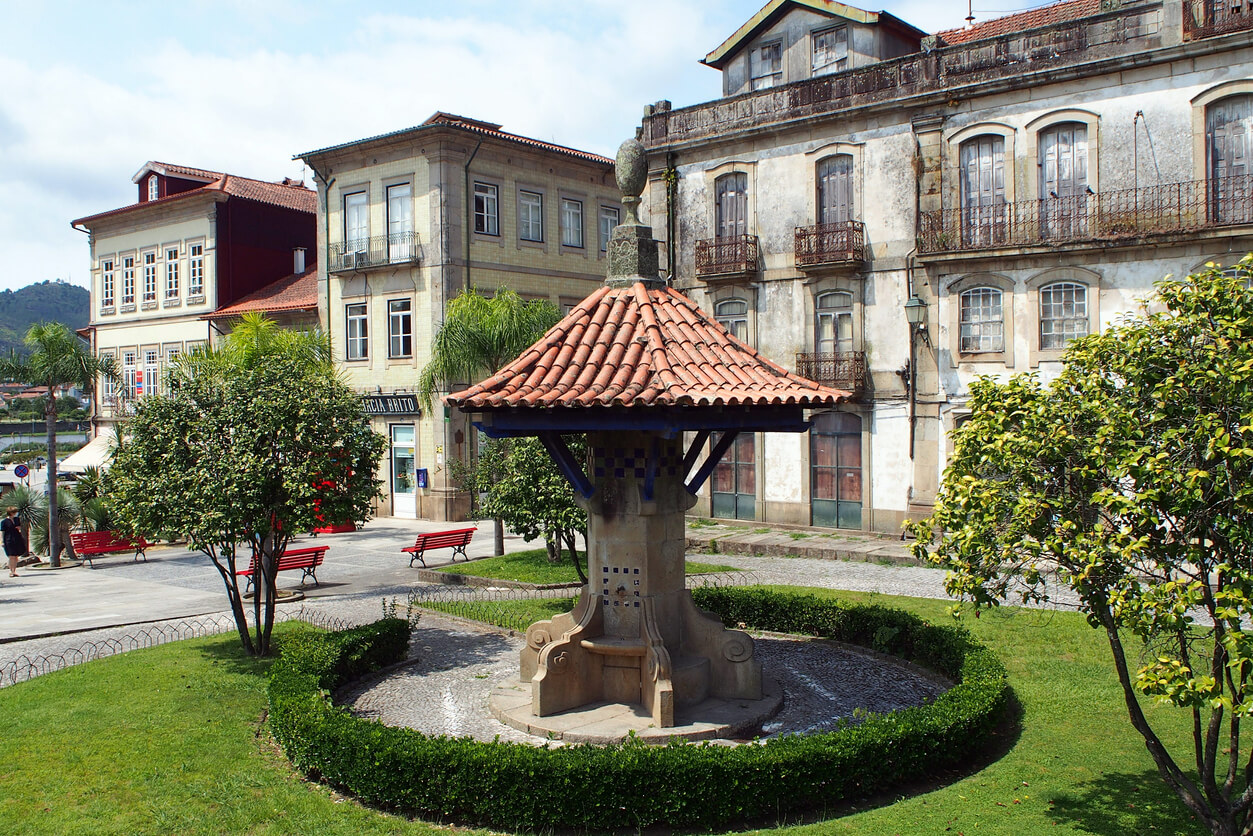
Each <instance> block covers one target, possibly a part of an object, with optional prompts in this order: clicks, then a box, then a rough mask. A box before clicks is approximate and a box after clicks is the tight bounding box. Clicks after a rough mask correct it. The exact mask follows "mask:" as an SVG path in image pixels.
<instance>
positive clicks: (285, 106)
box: [0, 0, 1041, 289]
mask: <svg viewBox="0 0 1253 836" xmlns="http://www.w3.org/2000/svg"><path fill="white" fill-rule="evenodd" d="M764 2H765V0H718V2H710V0H637V1H636V2H631V3H622V2H612V1H611V0H583V2H577V3H576V2H571V1H570V0H514V2H507V3H506V2H489V0H459V2H457V1H455V0H454V2H447V0H446V1H445V2H427V0H416V1H415V2H409V3H400V2H393V3H383V2H364V0H363V1H362V2H346V0H320V2H294V1H293V0H212V2H209V0H181V2H174V3H169V2H111V0H95V2H92V1H91V0H79V2H56V1H55V0H53V1H52V2H29V3H18V2H16V0H0V31H3V32H5V33H6V38H5V47H4V50H3V51H2V52H0V79H3V80H4V81H3V84H2V85H0V289H7V288H17V287H21V286H24V285H26V284H30V283H31V282H35V281H42V280H45V279H54V278H61V279H65V280H68V281H71V282H73V283H74V284H78V285H83V286H86V284H87V281H88V275H89V264H88V255H89V253H88V248H87V243H86V236H84V235H83V234H82V233H80V232H76V231H73V230H71V229H70V226H69V222H70V220H72V219H74V218H77V217H82V216H84V215H89V214H93V213H96V212H102V211H105V210H108V209H113V208H117V207H119V206H123V205H127V204H129V203H131V202H133V201H134V200H135V194H136V192H135V187H134V185H133V184H132V183H131V182H130V178H131V176H132V175H133V174H134V173H135V172H136V171H138V170H139V168H140V167H141V166H142V165H143V164H144V163H145V162H146V161H148V160H161V161H164V162H171V163H179V164H182V165H191V166H197V167H202V168H208V169H213V170H218V171H227V172H230V173H232V174H239V175H244V176H248V177H256V178H258V179H265V180H278V179H281V178H283V177H288V176H290V177H297V178H299V177H301V176H302V174H304V172H303V171H302V166H301V164H300V162H299V161H293V160H292V159H291V157H292V155H293V154H297V153H300V152H302V151H308V150H311V149H314V148H320V147H323V146H326V145H331V144H335V143H339V142H346V141H349V140H353V139H359V138H362V137H366V136H371V135H373V134H378V133H385V132H387V131H393V130H398V129H400V128H404V127H408V126H410V125H415V124H418V123H419V122H421V121H422V120H423V119H425V118H426V117H427V116H429V115H430V114H431V113H433V112H434V111H436V110H445V111H449V112H452V113H459V114H462V115H465V116H472V117H475V118H479V119H485V120H487V121H491V122H498V123H500V124H502V125H503V126H504V129H505V130H507V131H512V132H515V133H520V134H524V135H527V136H533V137H537V138H540V139H545V140H550V141H554V142H559V143H561V144H563V145H570V146H573V147H576V148H582V149H584V150H588V151H594V152H598V153H602V154H606V155H610V156H612V155H613V153H614V149H616V148H617V146H618V144H619V143H620V142H621V141H622V140H623V139H626V138H627V137H628V136H631V135H632V133H633V131H634V129H635V127H636V125H638V124H639V118H640V114H641V112H642V109H643V107H644V105H645V104H647V103H650V102H654V101H657V100H659V99H670V100H671V101H672V102H674V104H675V106H676V107H682V106H684V105H689V104H695V103H697V102H702V101H708V100H709V99H712V98H716V97H717V96H718V94H719V78H718V73H717V72H715V71H714V70H712V69H710V68H708V67H705V66H703V65H701V64H699V63H698V61H699V59H700V58H701V57H703V56H704V55H705V54H706V53H707V52H709V51H710V50H712V49H713V48H714V47H716V46H717V45H718V44H719V43H721V42H722V41H723V40H724V39H725V38H726V37H727V36H728V35H730V34H731V33H732V32H734V31H735V29H736V28H738V27H739V26H740V24H741V23H743V22H744V21H745V20H747V19H748V18H749V17H751V16H752V15H753V14H754V13H755V12H756V11H757V10H758V9H759V8H760V7H761V5H762V4H763V3H764ZM867 5H869V6H870V7H871V8H874V9H875V10H878V9H879V8H882V9H884V10H886V11H889V12H891V13H893V14H895V15H897V16H898V17H901V18H902V19H904V20H906V21H908V22H910V23H912V24H914V25H915V26H917V27H919V28H921V29H924V30H926V31H938V30H940V29H948V28H953V27H957V26H960V25H962V24H963V22H964V20H963V19H964V18H965V16H966V13H967V11H966V0H881V2H880V3H874V4H867ZM1037 5H1041V4H1040V2H1038V0H1036V2H1029V0H982V2H978V1H976V2H975V4H974V8H975V14H976V17H977V18H979V19H987V18H989V17H995V16H999V15H1000V14H1004V13H1006V12H1010V11H1014V10H1018V9H1024V8H1030V7H1033V6H1037Z"/></svg>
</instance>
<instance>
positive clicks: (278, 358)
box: [106, 316, 385, 655]
mask: <svg viewBox="0 0 1253 836" xmlns="http://www.w3.org/2000/svg"><path fill="white" fill-rule="evenodd" d="M166 382H167V390H168V394H164V395H148V396H146V397H144V398H142V399H141V400H140V401H138V402H137V404H136V410H135V415H134V416H133V417H132V418H131V419H129V420H128V421H127V422H126V424H125V426H124V427H123V428H122V431H121V433H120V434H119V443H118V445H117V447H116V448H115V451H114V454H113V465H112V468H111V469H110V471H109V476H108V495H107V499H106V501H107V503H108V510H109V511H110V512H111V513H112V515H113V517H114V520H115V523H116V524H117V525H118V526H119V527H121V528H122V529H123V530H126V531H129V532H132V533H141V534H143V533H147V534H151V533H153V532H177V533H180V534H182V535H184V536H186V537H187V538H188V540H189V541H190V543H191V545H192V547H193V548H195V549H198V550H199V551H201V552H203V553H204V554H205V555H206V556H208V557H209V559H210V560H212V561H213V565H214V567H215V568H217V570H218V573H219V574H220V575H221V577H222V581H223V584H224V585H225V587H226V593H227V597H228V599H229V600H230V606H231V611H232V613H233V614H234V617H235V624H236V627H237V628H238V630H239V636H240V640H241V642H242V643H243V645H244V647H245V648H246V649H247V650H248V651H249V652H251V653H254V654H257V655H265V654H267V653H269V650H270V632H271V630H272V628H273V625H274V605H275V601H276V598H277V588H276V574H277V573H276V566H277V564H278V559H279V557H281V556H282V554H283V552H284V551H285V549H286V548H287V544H288V543H289V542H290V541H291V539H292V537H294V536H295V535H297V534H298V533H300V532H304V531H309V530H311V529H313V528H314V527H315V526H316V525H317V520H316V516H317V514H319V513H321V514H324V515H325V516H326V517H327V518H328V519H337V520H354V521H364V520H366V519H368V518H369V515H370V510H371V502H372V501H373V500H374V498H375V497H376V496H377V495H378V492H379V483H378V481H377V480H376V479H375V478H374V473H375V471H376V469H377V468H378V463H379V459H380V457H381V456H382V453H383V447H384V445H385V440H384V439H383V437H382V436H380V435H378V434H377V433H375V432H373V431H372V430H371V429H370V426H369V420H368V418H367V416H366V415H365V413H364V411H363V410H362V405H361V399H360V397H358V396H357V395H355V394H354V393H353V392H352V391H351V390H350V389H349V388H348V387H347V386H346V385H345V384H344V383H343V382H342V381H341V380H340V379H339V378H338V377H337V376H336V374H335V370H334V368H333V366H332V364H331V361H330V346H329V342H328V341H327V340H326V338H325V337H324V336H323V335H320V334H311V333H304V332H302V333H295V332H290V331H284V330H282V329H280V328H279V327H278V326H277V325H275V324H274V323H273V322H272V321H269V320H265V319H263V318H261V317H259V316H250V317H246V318H245V320H244V321H243V323H241V324H240V325H239V326H237V327H236V329H235V330H234V331H233V332H232V333H231V335H230V336H229V337H228V338H227V340H226V342H225V344H224V345H223V346H222V347H221V348H220V349H218V350H210V351H204V352H195V353H192V354H189V355H186V356H185V357H183V358H180V360H179V362H178V363H177V364H176V366H175V368H174V370H173V372H172V373H171V374H170V375H169V377H168V379H167V381H166ZM241 544H242V545H244V547H245V551H244V553H243V554H240V552H239V546H240V545H241ZM241 558H242V560H243V561H248V560H251V559H255V560H256V561H257V563H258V566H259V572H258V576H257V577H256V578H254V581H255V589H256V590H257V593H256V596H255V597H254V599H253V602H252V603H253V607H252V609H253V625H254V626H255V635H253V634H250V632H249V627H248V621H247V618H246V616H245V611H244V601H243V596H242V594H241V592H240V584H239V579H238V576H237V575H236V572H237V571H238V570H240V569H244V568H246V567H247V563H246V562H244V563H242V564H241V563H240V562H239V561H240V559H241Z"/></svg>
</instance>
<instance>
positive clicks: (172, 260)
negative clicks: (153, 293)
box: [165, 249, 178, 299]
mask: <svg viewBox="0 0 1253 836" xmlns="http://www.w3.org/2000/svg"><path fill="white" fill-rule="evenodd" d="M165 298H166V299H177V298H178V250H174V249H171V250H166V251H165Z"/></svg>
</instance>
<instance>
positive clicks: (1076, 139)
mask: <svg viewBox="0 0 1253 836" xmlns="http://www.w3.org/2000/svg"><path fill="white" fill-rule="evenodd" d="M1039 154H1040V159H1039V163H1040V215H1041V217H1040V225H1041V230H1040V231H1041V232H1042V233H1043V235H1044V236H1045V237H1046V238H1075V237H1081V236H1083V235H1085V234H1086V232H1087V228H1088V220H1087V210H1088V126H1087V125H1084V124H1082V123H1080V122H1062V123H1060V124H1057V125H1053V126H1052V127H1050V128H1047V129H1046V130H1044V131H1041V132H1040V142H1039Z"/></svg>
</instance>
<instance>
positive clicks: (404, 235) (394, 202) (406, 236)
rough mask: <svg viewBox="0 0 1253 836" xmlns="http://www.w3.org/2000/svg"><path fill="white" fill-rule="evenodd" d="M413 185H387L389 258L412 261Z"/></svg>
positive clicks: (390, 259)
mask: <svg viewBox="0 0 1253 836" xmlns="http://www.w3.org/2000/svg"><path fill="white" fill-rule="evenodd" d="M414 254H415V248H414V240H413V186H412V185H411V184H409V183H399V184H397V185H395V186H388V187H387V260H388V261H390V262H393V263H394V262H397V261H412V260H413V256H414Z"/></svg>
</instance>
